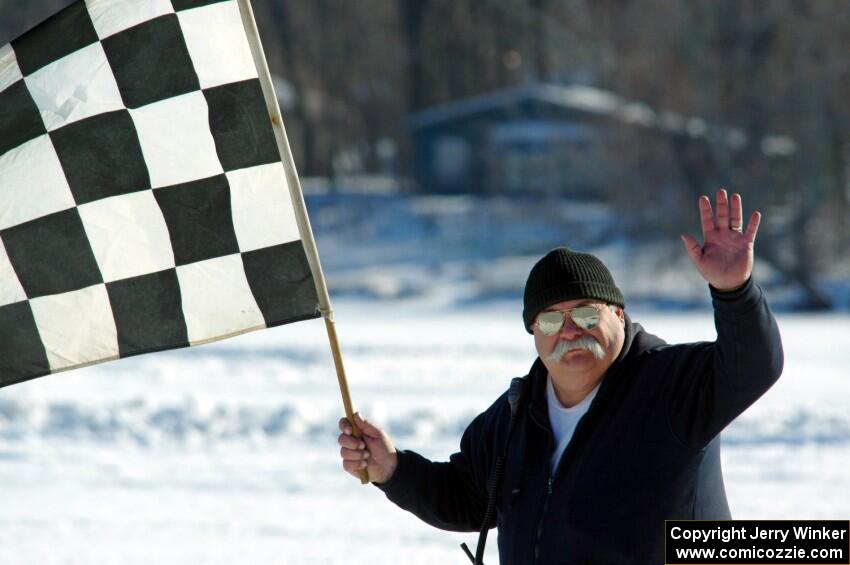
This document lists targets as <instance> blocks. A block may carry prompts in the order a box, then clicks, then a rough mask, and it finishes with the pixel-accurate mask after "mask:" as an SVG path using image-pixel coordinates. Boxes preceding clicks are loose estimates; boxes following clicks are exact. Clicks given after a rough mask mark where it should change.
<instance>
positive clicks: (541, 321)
mask: <svg viewBox="0 0 850 565" xmlns="http://www.w3.org/2000/svg"><path fill="white" fill-rule="evenodd" d="M604 307H605V305H603V304H597V305H585V306H576V307H575V308H570V309H569V310H547V311H546V312H540V314H538V315H537V321H536V322H535V325H536V326H537V327H538V328H540V333H542V334H543V335H546V336H553V335H555V334H556V333H558V332H559V331H561V328H562V327H564V323H565V322H566V321H567V314H569V316H570V319H571V320H572V321H573V323H574V324H575V325H576V326H578V327H580V328H581V329H583V330H592V329H593V328H595V327H596V326H597V325H599V312H600V310H601V309H602V308H604Z"/></svg>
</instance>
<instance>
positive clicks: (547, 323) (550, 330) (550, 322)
mask: <svg viewBox="0 0 850 565" xmlns="http://www.w3.org/2000/svg"><path fill="white" fill-rule="evenodd" d="M563 325H564V313H563V312H541V313H540V314H539V315H538V316H537V327H538V328H540V332H541V333H542V334H543V335H555V334H556V333H558V330H560V329H561V326H563Z"/></svg>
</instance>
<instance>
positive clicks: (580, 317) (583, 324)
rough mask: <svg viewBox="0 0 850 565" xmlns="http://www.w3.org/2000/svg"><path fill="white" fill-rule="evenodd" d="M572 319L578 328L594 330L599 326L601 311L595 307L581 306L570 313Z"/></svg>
mask: <svg viewBox="0 0 850 565" xmlns="http://www.w3.org/2000/svg"><path fill="white" fill-rule="evenodd" d="M570 318H572V319H573V322H574V323H575V325H577V326H578V327H580V328H582V329H584V330H592V329H593V328H595V327H596V326H597V325H598V324H599V310H597V309H596V308H594V307H593V306H579V307H578V308H573V309H572V310H571V311H570Z"/></svg>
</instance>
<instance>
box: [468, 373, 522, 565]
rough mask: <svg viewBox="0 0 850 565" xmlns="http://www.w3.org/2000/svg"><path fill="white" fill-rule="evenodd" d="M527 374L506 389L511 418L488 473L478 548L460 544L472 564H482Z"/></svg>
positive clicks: (513, 381)
mask: <svg viewBox="0 0 850 565" xmlns="http://www.w3.org/2000/svg"><path fill="white" fill-rule="evenodd" d="M527 385H528V376H527V375H526V376H525V377H516V378H514V379H512V380H511V387H510V388H509V389H508V403H509V404H510V406H511V420H510V423H509V424H508V435H507V436H506V437H505V446H504V449H503V451H502V454H501V455H499V456H498V457H496V463H495V464H494V466H493V473H492V474H491V475H490V484H489V485H488V489H487V510H486V512H484V520H482V522H481V531H480V532H479V533H478V548H477V549H476V550H475V557H474V558H473V556H472V553H471V552H470V551H469V547H467V545H466V544H465V543H462V544H460V546H461V548H462V549H463V551H464V552H465V553H466V555H467V557H469V560H470V561H472V564H473V565H484V546H485V545H486V544H487V532H489V531H490V526H491V525H492V524H493V521H494V520H495V518H496V495H497V493H498V492H499V485H500V484H501V482H502V473H503V472H504V470H505V460H506V459H507V454H508V445H509V444H510V441H511V435H512V434H513V431H514V425H515V424H516V421H517V418H518V417H519V413H520V408H521V407H522V400H523V399H524V398H525V392H526V389H527V388H528V386H527Z"/></svg>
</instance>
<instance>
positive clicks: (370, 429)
mask: <svg viewBox="0 0 850 565" xmlns="http://www.w3.org/2000/svg"><path fill="white" fill-rule="evenodd" d="M354 423H355V425H356V426H357V427H358V428H360V431H361V432H362V433H363V434H364V435H367V436H369V437H380V436H381V430H380V429H379V428H377V427H376V426H373V425H372V423H371V422H367V421H366V419H365V418H363V417H362V416H361V415H360V412H355V413H354Z"/></svg>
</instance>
